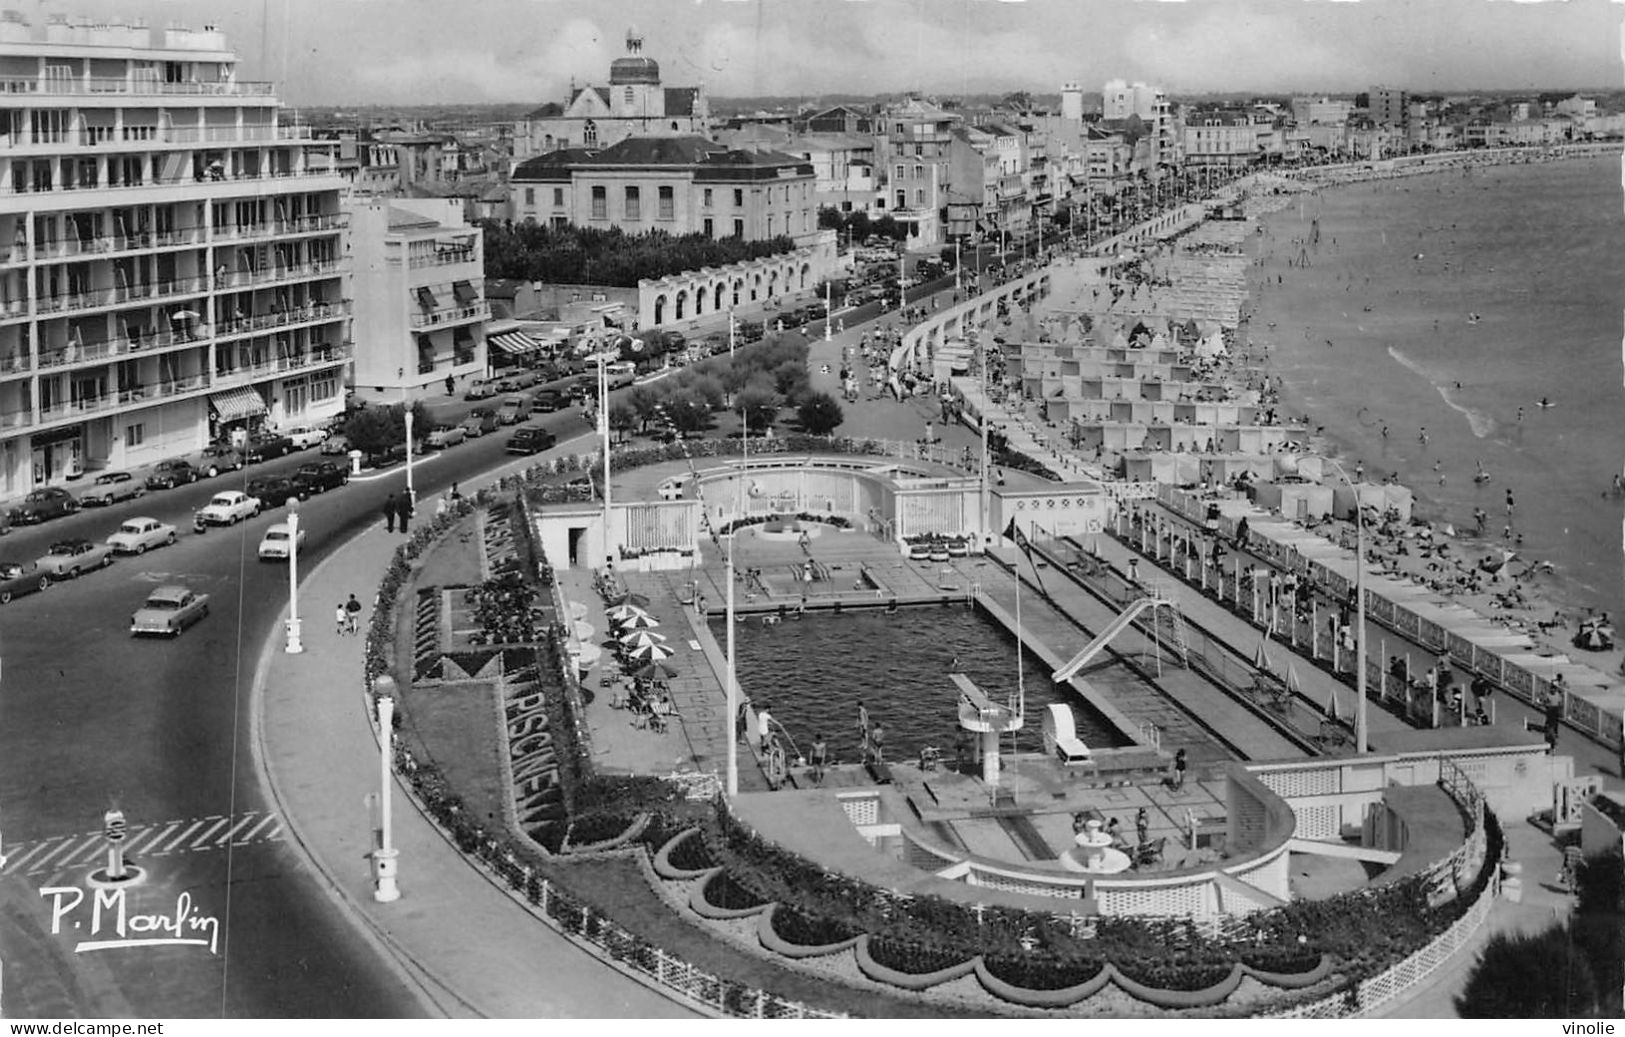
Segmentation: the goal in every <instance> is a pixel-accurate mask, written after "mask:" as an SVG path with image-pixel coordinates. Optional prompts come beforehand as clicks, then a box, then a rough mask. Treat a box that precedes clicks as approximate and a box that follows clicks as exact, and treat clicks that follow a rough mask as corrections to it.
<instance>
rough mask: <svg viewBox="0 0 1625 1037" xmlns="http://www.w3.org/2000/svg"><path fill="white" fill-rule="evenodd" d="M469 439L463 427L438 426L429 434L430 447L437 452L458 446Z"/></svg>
mask: <svg viewBox="0 0 1625 1037" xmlns="http://www.w3.org/2000/svg"><path fill="white" fill-rule="evenodd" d="M467 438H468V433H467V432H464V431H463V427H462V426H461V425H436V426H435V427H434V429H433V431H431V432H430V433H429V445H430V446H432V447H434V448H435V449H436V450H444V449H446V448H447V447H453V446H456V445H457V444H458V443H461V442H462V441H463V440H465V439H467Z"/></svg>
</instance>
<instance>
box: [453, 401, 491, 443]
mask: <svg viewBox="0 0 1625 1037" xmlns="http://www.w3.org/2000/svg"><path fill="white" fill-rule="evenodd" d="M458 427H459V428H461V429H462V430H463V434H464V435H466V436H468V438H470V439H478V438H479V437H480V436H483V435H485V434H486V433H487V432H495V431H496V430H497V416H496V415H495V414H493V413H491V408H489V407H475V408H474V409H473V410H471V411H469V412H468V417H466V418H464V419H463V423H462V424H461V425H460V426H458Z"/></svg>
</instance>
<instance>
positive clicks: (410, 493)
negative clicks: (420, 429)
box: [395, 367, 418, 505]
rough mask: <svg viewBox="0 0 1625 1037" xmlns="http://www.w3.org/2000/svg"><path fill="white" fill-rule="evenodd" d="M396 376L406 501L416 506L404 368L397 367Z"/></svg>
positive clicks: (409, 418) (410, 406)
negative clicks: (402, 420)
mask: <svg viewBox="0 0 1625 1037" xmlns="http://www.w3.org/2000/svg"><path fill="white" fill-rule="evenodd" d="M395 374H396V376H397V377H398V378H399V379H400V383H401V410H402V411H403V412H405V415H406V499H407V500H408V501H410V502H412V504H413V505H416V504H417V502H418V496H417V491H416V490H414V489H413V488H412V401H411V400H410V399H408V398H407V393H406V368H404V367H397V368H396V369H395Z"/></svg>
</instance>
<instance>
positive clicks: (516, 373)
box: [497, 367, 541, 392]
mask: <svg viewBox="0 0 1625 1037" xmlns="http://www.w3.org/2000/svg"><path fill="white" fill-rule="evenodd" d="M540 380H541V378H540V376H539V375H537V373H536V372H535V371H530V370H527V369H525V368H523V367H517V368H514V369H513V370H511V371H508V372H507V373H505V374H504V375H503V376H502V377H501V378H498V379H497V392H519V391H521V390H524V389H529V388H530V387H531V386H533V385H535V384H536V383H537V382H539V381H540Z"/></svg>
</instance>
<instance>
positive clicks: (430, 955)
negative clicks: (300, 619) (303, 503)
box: [254, 477, 696, 1018]
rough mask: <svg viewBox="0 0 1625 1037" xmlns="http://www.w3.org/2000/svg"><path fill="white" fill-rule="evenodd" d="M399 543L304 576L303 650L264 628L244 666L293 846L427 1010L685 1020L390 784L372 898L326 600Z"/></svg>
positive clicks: (355, 652)
mask: <svg viewBox="0 0 1625 1037" xmlns="http://www.w3.org/2000/svg"><path fill="white" fill-rule="evenodd" d="M490 481H492V479H491V477H485V478H481V479H479V480H470V481H468V482H465V484H464V485H465V487H466V488H467V489H469V490H473V489H476V488H478V486H479V485H483V484H485V483H488V482H490ZM403 539H404V538H403V537H401V536H400V535H398V534H389V533H386V532H384V530H383V528H382V527H381V526H377V525H375V526H372V527H370V528H369V529H368V530H367V531H366V532H365V533H363V534H361V535H360V536H359V537H357V538H356V539H354V540H353V541H351V542H350V543H348V544H346V545H344V546H343V547H342V548H340V549H339V550H337V551H335V552H334V553H333V554H332V555H330V556H329V557H328V559H327V560H326V561H325V562H323V563H322V564H321V565H320V566H318V567H317V568H316V570H315V571H314V572H312V573H311V574H310V575H308V576H306V577H305V578H304V579H303V580H302V581H301V583H300V601H301V603H302V604H304V605H305V606H306V607H307V608H308V610H309V611H308V616H309V618H307V619H306V620H305V625H304V630H305V636H304V646H305V651H304V653H303V654H300V655H288V654H286V653H284V652H283V651H282V645H283V641H282V638H281V636H280V635H279V636H276V637H273V638H272V639H271V643H270V644H269V646H268V647H267V649H266V654H265V657H264V658H262V660H261V664H260V667H259V670H258V672H257V673H256V679H255V690H256V692H257V694H256V696H255V709H256V715H255V720H256V736H255V739H254V749H255V755H256V757H257V758H258V762H259V764H260V765H261V767H262V769H263V771H264V773H265V775H266V777H267V786H268V788H269V789H270V792H271V798H272V801H273V803H274V805H275V807H276V809H277V810H278V812H279V813H281V814H282V816H283V819H284V823H285V824H286V825H287V829H288V831H289V833H290V836H291V838H292V841H293V843H294V844H295V845H296V846H297V847H298V849H299V851H300V852H301V853H302V854H303V855H304V856H305V857H306V858H307V860H308V861H309V862H310V864H311V865H312V866H313V867H314V868H315V869H316V871H317V872H318V873H319V874H320V876H321V878H322V879H323V880H324V884H325V886H326V887H327V889H328V892H329V894H330V895H331V896H332V897H333V899H334V900H335V901H336V902H337V903H338V904H339V905H340V906H341V907H342V908H343V909H344V910H345V912H346V914H347V915H349V916H350V917H351V918H353V919H355V920H356V922H357V923H358V925H359V926H360V927H361V929H362V930H363V932H364V933H365V934H366V935H367V936H368V938H369V939H371V940H372V941H373V942H374V944H375V945H376V946H377V947H378V948H379V950H380V951H381V952H382V954H383V956H384V958H385V960H387V961H389V962H391V963H393V964H394V965H395V966H396V967H398V969H399V970H400V972H401V973H402V974H403V976H404V977H405V978H406V979H407V981H408V982H409V983H410V984H412V985H415V986H416V987H417V989H418V990H419V991H421V994H422V1000H423V1010H424V1011H425V1012H426V1013H428V1014H430V1015H438V1016H447V1017H453V1018H478V1017H494V1018H542V1017H552V1018H604V1017H621V1018H651V1017H660V1018H694V1017H695V1014H696V1013H694V1012H693V1011H691V1010H689V1009H688V1008H686V1007H684V1006H682V1005H679V1004H677V1003H676V1002H673V1001H671V1000H669V999H667V998H666V997H665V996H663V995H661V994H658V993H656V992H654V991H653V990H651V989H650V988H649V987H647V986H645V985H644V984H642V983H640V982H639V981H637V980H634V979H632V978H630V977H628V976H626V975H625V974H624V973H621V972H619V971H617V970H615V969H614V968H612V967H610V966H609V965H607V964H605V963H604V962H602V961H601V960H600V959H598V958H596V957H594V956H593V955H592V954H590V953H586V952H584V951H583V950H582V949H581V948H580V947H578V946H577V945H575V944H573V943H571V942H570V941H568V940H566V939H565V938H564V937H563V936H561V935H559V934H558V933H556V932H555V931H553V930H552V929H551V928H549V927H548V926H547V925H546V924H544V923H543V922H541V921H539V920H538V919H537V918H535V917H534V916H532V915H531V914H530V913H529V912H528V911H527V910H526V909H524V908H523V907H521V906H520V905H519V904H518V903H516V902H515V901H514V900H513V899H512V898H511V897H510V896H509V895H508V894H507V893H506V892H505V891H504V890H502V889H499V888H498V887H497V886H495V885H493V884H492V883H491V882H490V881H488V880H487V878H486V877H485V874H484V873H483V872H482V871H480V870H478V869H476V868H475V867H474V866H473V865H471V864H469V863H468V862H467V861H465V860H464V859H463V857H462V856H461V855H460V854H459V853H458V852H457V851H456V849H455V848H454V847H453V846H452V845H451V844H450V843H448V842H447V841H446V840H445V839H444V838H442V836H441V835H440V834H439V832H438V831H437V830H436V829H435V828H434V827H433V826H432V825H431V824H430V823H429V821H428V820H427V819H426V818H424V817H423V816H422V815H420V814H419V813H418V811H417V810H416V808H415V807H414V806H413V804H412V801H411V800H410V799H409V798H408V797H407V795H406V793H405V791H404V788H403V787H402V786H401V785H400V783H399V782H397V785H396V795H395V797H394V838H395V842H396V844H397V846H398V847H399V849H400V888H401V899H400V900H398V901H397V902H395V903H393V904H378V903H375V902H374V901H373V899H372V878H371V871H370V863H369V860H368V859H367V854H368V853H369V852H370V851H371V850H372V846H373V843H372V839H373V835H372V830H371V828H372V822H371V820H370V817H369V813H368V809H367V807H366V806H365V805H364V797H365V796H366V795H367V794H368V793H370V792H375V791H377V788H378V777H379V757H378V742H377V740H376V737H375V734H374V731H373V727H372V725H371V723H370V722H369V719H368V709H369V706H368V702H367V698H366V694H365V692H364V690H363V685H362V656H363V651H364V646H365V643H366V639H365V635H364V634H363V635H358V636H340V635H338V634H336V633H335V632H334V630H333V620H332V615H333V612H332V610H333V606H334V605H335V604H337V603H338V602H340V601H343V600H344V599H345V597H346V595H348V594H350V593H354V594H355V595H356V597H357V598H360V599H361V600H363V601H370V600H371V598H372V596H373V593H374V591H375V589H376V587H377V585H378V581H379V579H380V578H381V576H382V574H383V572H384V569H385V568H386V566H387V565H388V563H389V560H390V557H391V555H392V553H393V552H394V550H395V548H396V546H398V545H399V544H400V543H402V542H403ZM362 630H363V631H365V630H366V623H365V622H363V623H362Z"/></svg>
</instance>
